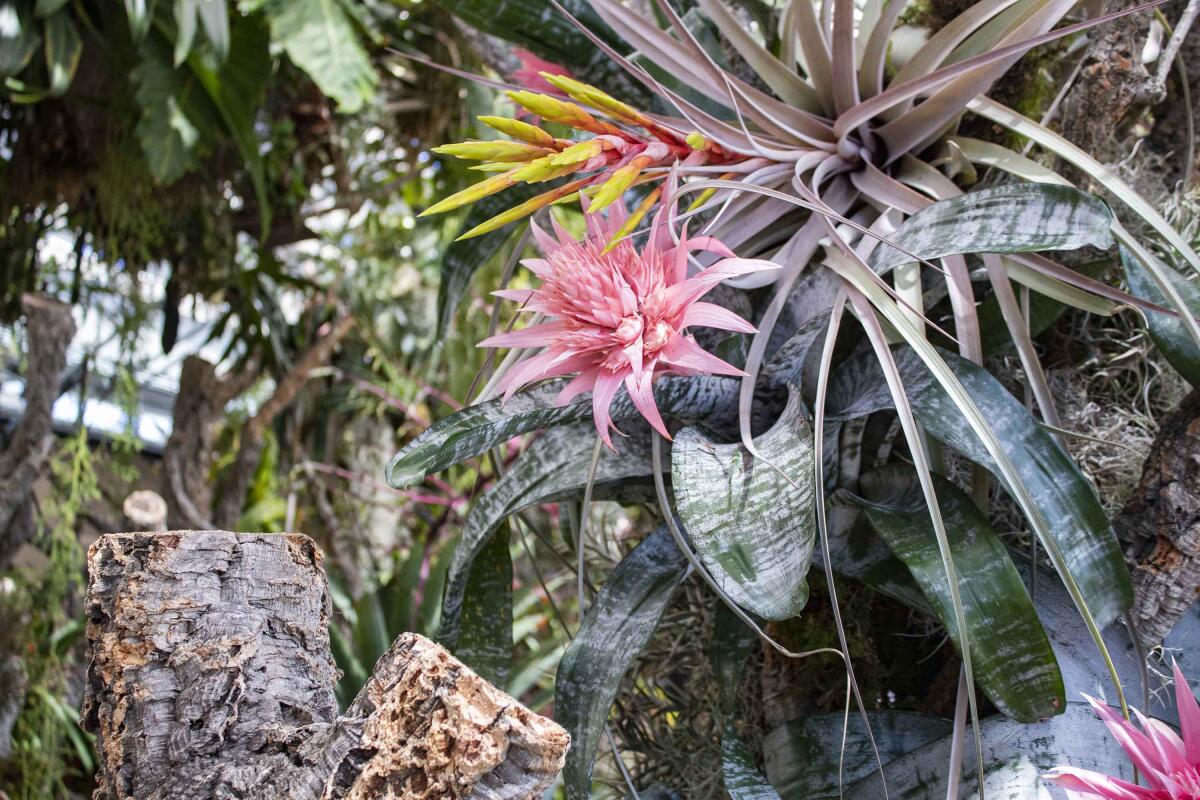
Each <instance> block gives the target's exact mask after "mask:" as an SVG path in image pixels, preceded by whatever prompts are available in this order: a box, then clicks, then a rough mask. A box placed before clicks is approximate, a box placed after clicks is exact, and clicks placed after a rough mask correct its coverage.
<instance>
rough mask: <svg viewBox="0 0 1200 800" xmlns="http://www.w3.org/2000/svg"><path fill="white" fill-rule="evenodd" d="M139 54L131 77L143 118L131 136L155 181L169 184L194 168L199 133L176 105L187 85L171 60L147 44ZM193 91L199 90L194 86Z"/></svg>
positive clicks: (148, 42)
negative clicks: (138, 61)
mask: <svg viewBox="0 0 1200 800" xmlns="http://www.w3.org/2000/svg"><path fill="white" fill-rule="evenodd" d="M140 52H141V54H142V60H141V63H140V64H138V65H137V67H136V68H134V70H133V75H132V77H133V83H134V85H135V86H136V90H135V92H134V97H135V98H136V99H137V102H138V105H139V106H141V109H142V116H141V119H139V120H138V123H137V126H136V127H135V128H134V132H135V133H136V134H137V137H138V141H139V142H140V143H141V146H142V154H143V155H144V156H145V158H146V166H147V167H148V168H149V170H150V174H151V175H152V176H153V177H154V180H155V181H157V182H158V183H160V184H164V185H165V184H170V183H174V182H175V181H176V180H178V179H179V178H181V177H182V176H183V175H184V174H185V173H187V171H188V170H190V169H191V168H192V167H193V166H194V165H195V163H196V160H195V148H196V142H197V141H198V140H199V138H200V133H199V131H198V130H197V128H196V126H195V125H194V124H193V123H192V121H191V119H189V117H188V116H187V114H185V113H184V110H183V108H182V107H181V106H180V104H179V99H178V98H179V97H180V95H181V93H182V91H183V90H184V88H185V86H186V85H187V82H186V81H185V79H184V77H183V76H182V75H181V74H180V72H179V71H178V70H176V69H175V68H174V67H172V66H171V61H170V58H169V57H168V56H167V55H166V54H165V53H163V52H162V50H161V49H160V48H159V47H158V46H157V44H156V43H155V42H151V41H150V40H146V41H145V42H144V43H143V47H142V48H141V49H140ZM192 88H193V90H194V91H198V90H199V89H198V87H195V86H194V84H193V87H192Z"/></svg>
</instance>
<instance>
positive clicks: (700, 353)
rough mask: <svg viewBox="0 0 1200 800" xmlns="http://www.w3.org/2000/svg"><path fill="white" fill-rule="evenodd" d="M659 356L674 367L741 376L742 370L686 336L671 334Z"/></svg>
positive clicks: (713, 373)
mask: <svg viewBox="0 0 1200 800" xmlns="http://www.w3.org/2000/svg"><path fill="white" fill-rule="evenodd" d="M658 355H659V358H660V359H661V360H662V361H664V362H666V363H667V364H670V365H671V366H675V367H683V368H684V369H691V370H696V371H697V372H707V373H709V374H712V375H736V376H739V377H740V376H742V375H745V374H746V373H744V372H742V371H741V370H740V369H738V368H737V367H735V366H733V365H732V364H728V363H726V362H724V361H722V360H721V359H719V358H717V357H716V356H714V355H713V354H712V353H710V352H708V351H707V350H705V349H704V348H702V347H701V346H700V345H698V344H696V343H695V342H694V341H692V339H690V338H689V337H687V336H680V335H679V334H678V333H676V334H672V335H671V338H670V339H668V340H667V343H666V345H664V346H663V349H662V350H660V351H659V353H658Z"/></svg>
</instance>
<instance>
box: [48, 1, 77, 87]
mask: <svg viewBox="0 0 1200 800" xmlns="http://www.w3.org/2000/svg"><path fill="white" fill-rule="evenodd" d="M45 31H46V42H45V47H46V70H47V72H48V73H49V80H50V94H51V96H53V97H57V96H59V95H61V94H63V93H64V92H66V91H67V87H69V86H70V85H71V80H72V79H73V78H74V77H75V70H76V69H78V67H79V57H80V56H81V55H82V54H83V39H81V38H79V30H78V29H77V28H76V27H75V22H74V20H72V19H71V11H70V9H66V8H61V9H59V10H58V11H56V12H55V13H54V14H51V15H50V16H49V17H47V18H46V23H45Z"/></svg>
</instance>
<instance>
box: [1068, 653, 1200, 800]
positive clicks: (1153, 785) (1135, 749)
mask: <svg viewBox="0 0 1200 800" xmlns="http://www.w3.org/2000/svg"><path fill="white" fill-rule="evenodd" d="M1085 696H1086V695H1085ZM1175 697H1176V702H1177V704H1178V706H1179V727H1180V732H1181V733H1182V734H1183V737H1182V738H1180V736H1179V735H1178V734H1176V733H1175V731H1173V730H1171V728H1170V727H1169V726H1167V725H1166V724H1165V723H1162V722H1159V721H1158V720H1156V719H1149V718H1148V717H1146V716H1144V715H1142V714H1140V713H1138V712H1137V711H1136V710H1135V711H1134V714H1135V715H1136V716H1137V719H1138V721H1139V722H1140V723H1141V730H1139V729H1138V726H1136V725H1134V724H1133V723H1132V722H1130V721H1127V720H1125V719H1124V718H1122V717H1121V715H1120V714H1118V713H1117V712H1116V711H1114V710H1113V709H1111V708H1109V707H1108V706H1107V705H1105V704H1103V703H1101V702H1100V701H1098V700H1095V699H1093V698H1091V697H1088V698H1087V699H1088V702H1090V703H1091V704H1092V707H1093V708H1094V709H1096V714H1097V715H1099V717H1100V719H1102V720H1104V724H1105V725H1107V726H1108V729H1109V731H1110V732H1112V735H1113V738H1115V739H1116V740H1117V742H1119V743H1120V745H1121V747H1122V748H1124V750H1125V752H1126V754H1128V756H1129V760H1130V761H1132V762H1133V765H1134V766H1135V767H1137V769H1138V771H1139V772H1140V773H1141V774H1142V776H1143V777H1144V779H1145V782H1146V783H1147V784H1148V785H1147V786H1138V785H1137V784H1134V783H1130V782H1129V781H1125V780H1121V779H1120V778H1114V777H1112V776H1111V775H1102V774H1100V773H1098V772H1091V771H1090V770H1085V769H1076V768H1075V767H1065V766H1064V767H1055V768H1054V770H1052V771H1051V772H1050V773H1048V774H1047V775H1046V778H1047V779H1048V780H1050V781H1053V782H1054V783H1056V784H1058V785H1059V786H1061V787H1063V788H1064V789H1066V791H1067V795H1068V797H1070V798H1071V800H1096V798H1099V799H1100V800H1200V705H1197V703H1196V696H1195V695H1193V694H1192V690H1191V689H1190V688H1189V687H1188V683H1187V680H1186V679H1185V678H1184V677H1183V673H1182V672H1181V671H1180V669H1179V665H1178V664H1177V665H1175Z"/></svg>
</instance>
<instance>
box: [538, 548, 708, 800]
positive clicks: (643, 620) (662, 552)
mask: <svg viewBox="0 0 1200 800" xmlns="http://www.w3.org/2000/svg"><path fill="white" fill-rule="evenodd" d="M686 570H687V560H686V559H685V558H684V557H683V554H682V553H680V552H679V549H678V548H677V547H676V546H675V542H674V541H673V540H672V539H671V535H670V533H668V531H667V529H666V527H665V526H663V527H660V528H658V529H657V530H655V531H654V533H652V534H650V535H649V536H647V537H646V538H645V539H644V540H642V542H641V544H639V545H638V546H637V547H635V548H634V549H633V551H632V552H630V553H629V555H627V556H625V558H623V559H621V563H620V564H618V565H617V566H616V569H614V570H613V571H612V574H611V575H609V576H608V581H606V582H605V584H604V586H603V588H601V589H600V593H599V594H598V595H597V596H596V601H595V602H594V603H593V604H592V607H591V608H590V609H589V610H588V613H587V616H586V617H585V618H584V620H583V622H582V624H580V626H579V633H578V634H576V636H575V639H574V641H572V642H571V646H570V647H568V648H567V652H565V653H563V657H562V661H561V662H559V665H558V674H557V676H556V678H555V681H554V718H555V720H556V721H557V722H558V723H559V724H560V725H562V726H563V727H564V728H566V729H567V732H568V733H570V734H571V749H570V750H569V751H568V752H567V763H566V767H565V768H564V769H563V780H564V782H565V783H566V788H567V798H568V800H577V799H578V798H586V797H588V796H590V794H591V782H592V763H593V762H594V761H595V758H596V748H597V746H598V745H599V743H600V736H601V733H602V731H603V729H604V723H605V722H606V721H607V720H608V712H609V709H611V708H612V703H613V699H614V698H615V697H616V696H617V689H618V687H619V686H620V684H621V678H622V677H623V676H624V675H625V671H626V670H627V669H629V665H630V664H631V663H633V660H634V659H635V658H637V656H638V654H639V653H641V652H642V648H644V647H645V646H646V642H648V641H649V640H650V637H651V636H652V635H653V634H654V630H655V628H657V627H658V622H659V620H660V619H661V618H662V614H663V611H665V610H666V608H667V603H668V602H670V600H671V596H672V595H674V594H675V590H676V589H677V588H678V587H679V584H680V582H681V581H682V580H683V577H684V574H685V573H686Z"/></svg>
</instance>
